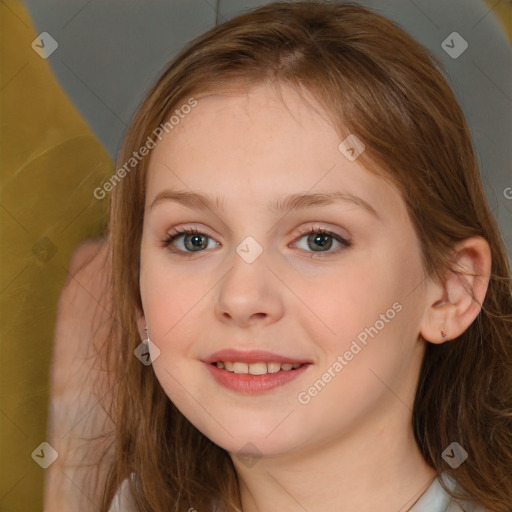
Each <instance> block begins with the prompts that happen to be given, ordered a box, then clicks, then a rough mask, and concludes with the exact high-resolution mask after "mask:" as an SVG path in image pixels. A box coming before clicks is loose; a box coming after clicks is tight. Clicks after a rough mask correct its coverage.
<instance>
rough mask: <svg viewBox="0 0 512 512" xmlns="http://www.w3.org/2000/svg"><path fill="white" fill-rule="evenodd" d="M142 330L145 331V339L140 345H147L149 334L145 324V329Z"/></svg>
mask: <svg viewBox="0 0 512 512" xmlns="http://www.w3.org/2000/svg"><path fill="white" fill-rule="evenodd" d="M144 330H145V331H146V339H144V340H142V343H144V344H146V345H148V344H149V342H150V341H151V340H150V339H149V333H148V326H147V324H146V327H144Z"/></svg>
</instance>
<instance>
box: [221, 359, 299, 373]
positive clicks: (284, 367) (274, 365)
mask: <svg viewBox="0 0 512 512" xmlns="http://www.w3.org/2000/svg"><path fill="white" fill-rule="evenodd" d="M211 364H212V365H213V366H216V367H217V368H219V369H220V370H225V371H227V372H231V373H236V374H240V375H267V374H273V373H279V372H290V371H294V370H297V369H298V368H300V367H301V366H303V365H304V364H306V363H280V362H278V361H269V362H264V361H259V362H255V363H245V362H241V361H216V362H213V363H211Z"/></svg>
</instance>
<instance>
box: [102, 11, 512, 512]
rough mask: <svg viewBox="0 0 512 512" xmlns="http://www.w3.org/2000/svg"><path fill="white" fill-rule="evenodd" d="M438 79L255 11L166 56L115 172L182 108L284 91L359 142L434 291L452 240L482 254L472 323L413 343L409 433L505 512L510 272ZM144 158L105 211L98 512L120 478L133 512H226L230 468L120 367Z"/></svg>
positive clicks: (372, 25)
mask: <svg viewBox="0 0 512 512" xmlns="http://www.w3.org/2000/svg"><path fill="white" fill-rule="evenodd" d="M398 48H399V49H400V50H399V51H398V50H397V49H398ZM443 73H444V69H443V67H442V64H441V63H440V62H439V61H438V60H437V58H435V57H434V56H433V55H431V54H430V53H429V52H428V51H427V50H426V49H425V48H424V47H422V46H421V45H420V44H419V43H417V42H416V41H414V40H413V39H412V38H411V37H410V36H408V35H407V34H406V33H405V32H404V31H403V30H402V29H400V28H399V27H398V26H397V25H396V24H395V23H393V22H392V21H390V20H388V19H386V18H384V17H382V16H380V15H378V14H376V13H374V12H372V11H371V10H368V9H367V8H364V7H362V6H359V5H357V4H354V3H352V2H351V3H345V4H343V3H341V4H340V3H326V2H292V3H289V2H278V3H272V4H267V5H265V6H263V7H260V8H257V9H255V10H253V11H252V12H249V13H246V14H243V15H240V16H238V17H236V18H233V19H231V20H230V21H227V22H226V23H223V24H222V25H219V26H216V27H214V28H213V29H211V30H210V31H208V32H207V33H205V34H204V35H202V36H200V37H198V38H196V39H195V40H194V41H192V42H191V43H190V44H188V45H187V46H186V47H185V48H184V49H183V50H182V51H181V53H179V54H178V55H177V56H176V58H175V59H174V60H173V61H172V62H171V64H170V65H169V66H168V67H167V68H166V70H165V71H164V72H163V74H162V75H161V76H160V78H159V79H158V81H157V82H156V83H155V85H154V86H153V87H152V88H151V90H150V91H149V93H148V94H147V96H146V98H145V99H144V101H143V102H142V104H141V105H140V108H139V110H138V112H137V114H136V115H135V117H134V119H133V121H132V124H131V126H130V129H129V131H128V132H127V134H126V137H125V141H124V145H123V148H122V150H121V152H120V155H119V159H118V167H119V168H121V166H123V165H124V164H125V163H126V162H128V161H129V159H130V158H131V157H132V155H133V152H134V151H137V150H138V149H139V148H141V147H142V146H143V145H144V144H145V143H146V141H147V140H148V137H150V138H152V139H154V138H155V135H154V130H155V129H156V128H157V127H158V126H160V125H162V124H163V123H166V122H168V121H169V119H170V117H171V116H172V115H173V113H174V111H175V110H176V109H178V108H180V106H181V105H184V104H186V103H187V102H188V101H189V100H190V98H195V100H196V101H201V99H200V98H201V96H202V95H205V94H211V93H212V92H219V93H227V92H234V93H236V92H238V93H240V92H242V89H243V88H250V87H251V86H254V85H256V84H262V83H265V84H269V85H272V86H277V87H278V86H279V85H280V84H287V85H291V86H293V87H294V88H295V89H296V90H297V91H298V92H299V93H300V92H301V91H302V90H303V89H302V88H305V89H306V90H307V91H309V92H310V93H311V94H312V95H313V96H314V97H315V99H316V100H317V101H318V102H319V103H320V105H321V106H322V107H323V108H325V113H326V115H328V117H329V118H330V120H331V121H332V123H333V125H334V126H335V128H336V130H337V131H338V133H339V135H340V137H341V139H340V141H341V140H342V139H344V138H345V137H346V136H347V135H348V134H350V133H355V134H357V137H358V138H360V139H361V140H362V141H364V144H365V145H366V150H365V152H364V153H363V154H362V155H361V156H360V157H359V158H360V161H362V162H363V164H364V165H365V167H366V168H367V169H368V170H370V171H372V172H376V173H379V174H380V175H382V176H384V177H386V179H389V180H390V181H391V182H392V183H393V184H395V185H396V186H397V187H398V189H399V190H400V192H401V194H402V197H403V200H404V201H405V203H406V205H407V209H408V212H409V215H410V218H411V220H412V223H413V225H414V227H415V230H416V232H417V235H418V238H419V240H420V241H421V249H422V256H423V262H424V269H425V272H426V273H428V275H429V276H432V277H433V278H434V279H436V280H437V281H438V282H443V276H444V275H445V272H446V270H447V269H449V268H450V257H449V256H450V251H451V250H452V249H453V248H454V246H455V245H456V244H457V243H458V242H460V241H462V240H464V239H467V238H469V237H473V236H480V237H483V238H484V239H485V240H487V242H488V243H489V246H490V249H491V254H492V269H491V280H490V283H489V287H488V291H487V295H486V297H485V300H484V302H483V305H482V310H481V312H480V314H479V316H478V317H477V319H476V320H475V321H474V322H473V323H472V325H471V326H470V327H469V328H468V329H467V330H466V331H465V332H464V333H463V334H462V335H461V336H459V337H458V338H457V339H455V340H451V341H448V342H444V343H441V344H432V343H427V349H426V352H425V356H424V360H423V365H422V368H421V372H420V376H419V386H418V390H417V394H416V398H415V403H414V409H413V417H412V426H413V430H414V434H415V438H416V442H417V443H418V446H419V448H420V450H421V451H422V453H423V456H424V458H425V460H426V461H427V463H428V464H429V465H431V466H432V467H433V468H434V469H435V470H436V471H437V473H438V474H441V473H443V472H446V473H447V474H449V475H450V476H453V478H455V480H456V481H457V482H458V483H459V484H460V485H461V486H462V488H463V489H465V491H467V494H468V495H469V496H470V497H472V498H473V499H474V500H475V501H477V502H479V503H481V504H482V505H484V506H485V507H487V508H489V509H491V510H493V511H496V512H510V510H512V491H511V490H512V470H511V468H512V328H511V324H512V294H511V280H510V268H509V266H508V265H509V264H508V261H507V257H506V252H505V249H504V244H503V241H502V239H501V237H500V233H499V230H498V228H497V225H496V222H495V220H494V218H493V216H492V214H491V211H490V210H489V207H488V205H487V202H486V198H485V195H484V192H483V188H482V184H481V180H480V175H479V168H478V163H477V159H476V156H475V150H474V147H473V144H472V140H471V137H470V133H469V130H468V127H467V125H466V122H465V119H464V116H463V113H462V112H461V109H460V107H459V105H458V103H457V101H456V98H455V96H454V94H453V92H452V90H451V89H450V87H449V86H448V84H447V82H446V80H445V78H444V77H443ZM148 160H149V158H143V159H141V160H140V162H138V163H137V165H135V166H134V167H133V169H130V170H129V172H126V173H123V174H125V175H124V176H123V177H122V179H120V180H118V182H116V183H115V184H114V186H113V192H112V197H111V212H110V226H109V239H110V244H111V245H110V250H111V252H110V265H111V271H112V282H111V285H112V294H113V300H114V315H113V328H112V333H111V334H112V335H111V338H110V340H109V342H108V343H106V344H105V347H104V348H105V350H104V352H103V353H102V354H101V357H102V358H104V359H105V360H106V361H107V362H108V371H109V377H110V379H111V388H112V390H114V397H115V399H114V400H113V402H112V407H111V410H110V414H111V417H112V419H113V421H114V422H115V424H116V429H115V432H112V434H111V435H112V442H113V443H115V460H114V461H113V463H112V465H111V468H110V471H109V473H108V478H107V480H106V484H105V490H104V494H103V502H102V509H101V510H102V511H103V512H105V511H106V510H107V509H108V506H109V503H110V501H111V499H112V497H113V495H114V494H115V492H116V490H117V489H118V487H119V485H120V484H121V482H122V480H123V479H125V478H127V477H128V476H129V475H130V474H132V473H133V474H134V475H135V477H134V479H133V481H132V480H130V487H131V492H132V494H133V495H134V497H135V500H136V502H137V505H138V507H139V509H140V510H141V511H145V512H146V511H148V512H149V511H157V512H158V511H162V512H163V511H166V512H168V511H169V510H172V511H177V512H185V511H188V510H189V509H190V508H191V507H193V508H195V509H198V510H210V509H211V506H212V502H213V501H216V502H218V503H219V504H220V505H221V506H222V507H223V508H224V509H225V510H226V511H229V512H234V511H238V512H240V511H241V503H240V496H239V488H238V481H237V476H236V473H235V470H234V466H233V464H232V461H231V458H230V456H229V454H228V453H227V452H226V451H225V450H224V449H222V448H220V447H219V446H217V445H215V444H214V443H213V442H212V441H211V440H209V439H208V438H206V437H205V436H204V435H203V434H202V433H201V432H199V431H198V430H197V429H196V428H195V427H194V426H193V425H192V424H191V423H190V422H189V421H188V420H187V419H186V418H185V417H184V416H183V415H182V414H181V413H180V411H179V410H178V409H177V408H176V407H175V406H174V405H173V403H172V402H171V401H170V399H169V398H168V397H167V396H166V394H165V393H164V391H163V389H162V387H161V385H160V384H159V382H158V380H157V379H156V377H155V374H154V372H153V370H152V367H151V366H145V365H143V364H141V363H140V361H138V360H137V358H136V357H134V355H133V351H134V349H135V348H136V347H137V345H139V344H140V337H139V333H138V330H137V324H136V320H135V313H134V311H135V307H136V306H138V307H139V308H140V309H141V310H142V304H141V297H140V290H139V266H140V257H139V253H140V245H141V235H142V222H143V215H144V201H145V175H146V170H147V164H148ZM454 440H456V441H457V442H458V443H459V444H460V445H461V446H463V447H464V449H465V450H466V451H467V452H468V453H469V454H470V456H469V457H468V459H467V460H466V461H465V462H464V463H463V464H462V465H461V466H459V467H458V468H457V469H456V470H454V469H452V468H451V467H450V466H449V465H447V464H446V462H445V461H444V459H443V458H442V456H441V455H442V452H443V451H444V450H445V448H446V447H447V446H448V445H450V444H451V443H452V442H453V441H454ZM447 491H449V492H450V490H449V489H447ZM455 497H458V498H461V497H463V496H462V495H455Z"/></svg>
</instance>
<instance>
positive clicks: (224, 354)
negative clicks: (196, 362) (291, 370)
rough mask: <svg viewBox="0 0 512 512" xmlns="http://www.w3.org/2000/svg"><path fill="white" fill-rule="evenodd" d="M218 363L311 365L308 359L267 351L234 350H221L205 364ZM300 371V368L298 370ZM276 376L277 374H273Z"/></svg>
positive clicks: (207, 359) (206, 360)
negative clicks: (273, 362)
mask: <svg viewBox="0 0 512 512" xmlns="http://www.w3.org/2000/svg"><path fill="white" fill-rule="evenodd" d="M218 361H224V362H225V361H232V362H240V363H269V362H271V361H275V362H277V363H291V364H295V363H300V364H305V363H311V361H308V360H307V359H301V358H295V359H294V358H291V357H286V356H282V355H280V354H274V353H273V352H267V351H266V350H250V351H246V352H244V351H241V350H236V349H233V348H230V349H224V350H219V351H218V352H215V353H214V354H212V355H210V356H209V357H207V358H206V359H204V361H203V362H205V363H208V364H211V363H216V362H218ZM297 369H300V368H297ZM273 375H275V374H273Z"/></svg>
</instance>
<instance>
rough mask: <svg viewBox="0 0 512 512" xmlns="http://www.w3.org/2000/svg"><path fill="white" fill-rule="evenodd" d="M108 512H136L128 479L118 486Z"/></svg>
mask: <svg viewBox="0 0 512 512" xmlns="http://www.w3.org/2000/svg"><path fill="white" fill-rule="evenodd" d="M108 512H138V508H137V505H136V504H135V501H134V500H133V497H132V495H131V493H130V482H129V479H128V478H125V479H124V480H123V481H122V483H121V485H120V486H119V489H118V490H117V492H116V495H115V496H114V499H113V500H112V503H111V504H110V508H109V509H108Z"/></svg>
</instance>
